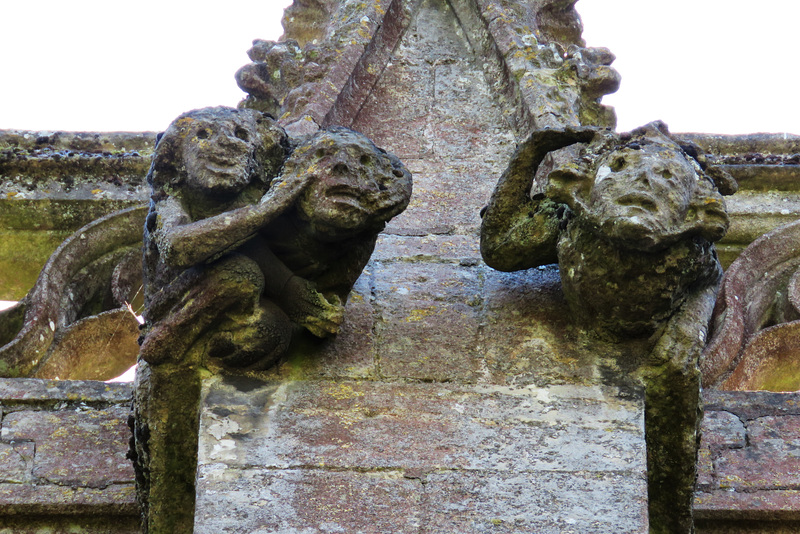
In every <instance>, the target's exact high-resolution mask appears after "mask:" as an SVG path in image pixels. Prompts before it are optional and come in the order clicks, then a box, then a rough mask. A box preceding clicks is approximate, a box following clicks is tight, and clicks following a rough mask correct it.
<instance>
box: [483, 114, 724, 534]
mask: <svg viewBox="0 0 800 534" xmlns="http://www.w3.org/2000/svg"><path fill="white" fill-rule="evenodd" d="M735 188H736V184H735V182H734V181H733V179H731V178H730V176H728V175H727V174H726V173H724V172H723V171H721V170H720V169H718V168H714V167H710V166H708V165H707V162H706V160H705V158H704V157H703V156H702V155H701V154H699V152H698V149H697V147H695V146H693V145H692V146H687V145H681V143H679V142H678V141H677V140H676V139H675V138H673V137H672V136H671V135H670V134H669V131H668V130H667V128H666V125H664V124H663V123H660V122H656V123H650V124H648V125H646V126H643V127H641V128H639V129H636V130H634V131H633V132H631V133H628V134H617V133H615V132H612V131H608V130H594V129H575V130H565V131H563V130H562V131H554V130H542V131H537V132H534V133H533V134H532V135H531V136H530V137H529V138H528V139H527V140H526V141H525V142H523V143H522V144H521V145H520V147H519V148H518V150H517V152H516V153H515V155H514V157H513V159H512V161H511V164H510V165H509V167H508V169H507V170H506V171H505V173H504V174H503V176H502V177H501V179H500V182H499V183H498V185H497V188H496V189H495V191H494V194H493V196H492V198H491V200H490V203H489V205H488V206H487V208H486V210H485V212H484V218H483V223H482V228H481V253H482V255H483V258H484V260H485V261H486V263H487V264H488V265H490V266H491V267H494V268H496V269H499V270H503V271H516V270H522V269H528V268H531V267H536V266H539V265H545V264H550V263H556V262H557V263H558V264H559V271H560V274H561V282H562V286H563V290H564V295H565V297H566V300H567V303H568V304H569V307H570V310H571V313H572V314H573V315H574V316H575V317H576V318H577V320H578V322H579V323H581V324H583V325H584V326H586V327H588V329H589V330H591V331H593V332H594V333H596V334H598V335H599V336H600V337H601V338H603V339H606V340H610V341H612V342H613V341H617V340H624V339H630V338H648V337H649V338H650V346H651V347H652V349H651V350H650V352H649V354H648V359H647V365H646V366H645V368H644V369H642V370H641V371H640V373H641V375H642V376H643V380H644V385H645V411H646V421H647V423H646V426H647V428H646V433H647V444H648V462H649V467H648V473H649V493H650V520H651V528H652V530H651V531H652V532H689V531H690V530H691V528H692V527H691V523H692V518H691V506H692V496H693V485H694V478H695V477H694V475H695V459H696V447H697V439H698V434H697V432H698V430H697V428H698V422H699V392H700V374H699V371H698V366H697V361H698V357H699V354H700V352H701V351H702V348H703V345H704V343H705V335H706V329H707V325H708V321H709V318H710V315H711V311H712V309H713V304H714V298H715V293H716V288H717V287H718V284H719V280H720V277H721V273H722V270H721V267H720V265H719V261H718V260H717V256H716V252H715V250H714V246H713V243H714V242H715V241H717V240H719V239H720V238H722V237H723V236H724V234H725V232H726V231H727V228H728V224H729V223H728V216H727V213H726V211H725V204H724V202H723V199H722V194H731V193H733V192H734V191H735Z"/></svg>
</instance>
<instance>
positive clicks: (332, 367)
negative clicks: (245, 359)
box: [265, 266, 376, 379]
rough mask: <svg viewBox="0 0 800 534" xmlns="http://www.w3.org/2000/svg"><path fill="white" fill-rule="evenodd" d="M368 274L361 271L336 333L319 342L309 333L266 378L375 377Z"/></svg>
mask: <svg viewBox="0 0 800 534" xmlns="http://www.w3.org/2000/svg"><path fill="white" fill-rule="evenodd" d="M371 276H372V275H371V272H370V268H369V266H368V267H367V268H366V269H364V271H363V272H362V273H361V276H360V277H359V279H358V280H357V281H356V283H355V285H354V287H353V290H352V292H351V293H350V296H349V298H348V300H347V304H346V306H345V315H344V322H343V323H342V326H341V328H340V330H339V333H338V334H337V335H336V336H334V337H331V338H328V339H325V340H320V339H318V338H315V337H313V336H312V335H311V334H308V335H306V336H305V337H304V338H302V340H301V341H299V342H298V343H295V345H294V346H293V347H292V348H291V349H290V352H289V356H288V359H287V360H286V361H285V362H283V363H282V364H281V365H280V366H278V367H277V368H275V369H272V370H271V371H269V372H268V373H265V376H269V377H274V378H288V377H294V378H299V377H308V378H319V377H325V378H350V379H358V378H375V377H376V368H375V346H374V345H375V343H374V336H373V330H374V323H375V319H374V311H373V307H372V304H371V291H372V289H371V281H370V280H371Z"/></svg>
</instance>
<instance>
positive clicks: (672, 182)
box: [548, 133, 728, 250]
mask: <svg viewBox="0 0 800 534" xmlns="http://www.w3.org/2000/svg"><path fill="white" fill-rule="evenodd" d="M576 147H577V145H574V146H573V147H567V148H566V149H562V150H560V151H559V153H560V155H559V154H556V156H554V159H555V162H554V163H552V165H553V166H554V167H555V170H554V172H553V173H551V174H550V185H549V189H548V195H549V196H551V198H553V199H554V200H556V201H557V202H563V203H565V204H567V205H569V207H570V208H571V209H572V210H573V211H574V212H575V213H576V215H577V216H578V217H580V218H583V219H584V220H586V221H587V222H588V223H589V224H590V225H591V226H592V227H593V228H595V229H596V231H597V232H598V233H599V234H601V235H602V236H603V237H605V238H608V239H610V240H612V241H615V242H617V243H618V244H619V245H620V246H623V247H626V248H634V249H640V250H652V249H656V248H659V247H661V246H665V245H670V244H672V243H675V242H676V241H677V240H679V239H681V238H683V237H687V236H691V235H700V236H702V237H704V238H706V239H708V240H709V241H712V242H713V241H717V240H718V239H720V238H721V237H722V236H723V235H724V234H725V231H726V230H727V228H728V216H727V214H726V212H725V204H724V201H723V200H722V196H721V195H720V194H719V192H718V191H717V190H716V189H715V187H714V185H713V183H712V182H711V181H710V179H709V178H708V177H707V176H706V175H705V174H704V173H703V172H702V170H701V169H700V167H699V166H698V165H697V164H696V163H694V161H693V160H691V159H690V157H689V156H687V155H686V154H685V153H684V152H683V151H682V150H681V149H680V147H679V146H678V145H677V144H675V143H674V142H673V141H671V140H669V139H667V138H666V137H665V136H662V135H659V134H657V133H656V134H651V135H650V136H649V137H639V138H635V139H634V140H633V141H631V142H628V143H627V144H623V145H618V146H616V147H615V148H613V149H612V150H609V151H607V152H606V153H601V155H599V156H597V159H596V160H594V163H593V164H592V165H588V166H585V167H584V166H582V165H581V162H582V161H583V160H584V157H583V155H582V154H581V153H580V152H579V149H577V148H576ZM576 169H577V170H576Z"/></svg>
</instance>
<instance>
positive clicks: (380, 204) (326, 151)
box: [287, 128, 411, 239]
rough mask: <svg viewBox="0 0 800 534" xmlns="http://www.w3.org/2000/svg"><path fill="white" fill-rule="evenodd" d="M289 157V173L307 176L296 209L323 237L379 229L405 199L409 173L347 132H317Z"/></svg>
mask: <svg viewBox="0 0 800 534" xmlns="http://www.w3.org/2000/svg"><path fill="white" fill-rule="evenodd" d="M290 159H291V160H292V163H291V165H290V163H289V162H287V167H293V168H294V172H298V171H300V172H303V169H304V172H309V173H312V174H313V179H312V181H311V185H310V186H309V188H308V189H307V190H306V191H305V192H304V194H303V195H302V196H301V197H300V199H299V200H298V203H297V209H298V213H299V215H300V218H301V219H302V220H304V221H306V222H308V223H309V225H310V227H311V230H312V231H313V232H314V233H315V234H316V235H318V236H319V237H321V238H323V239H344V238H347V237H350V236H352V235H355V234H357V233H359V232H362V231H364V230H367V229H376V231H379V230H380V229H382V228H383V225H384V224H385V223H386V221H388V220H389V219H391V218H392V217H394V216H395V215H397V214H398V213H400V212H401V211H402V210H403V209H405V207H406V206H407V205H408V201H409V199H410V197H411V174H410V173H409V172H408V171H407V170H406V169H405V167H403V165H402V164H401V163H400V161H399V160H398V159H397V158H395V157H394V156H390V155H389V154H387V153H386V152H384V151H382V150H380V149H378V148H376V147H375V146H374V145H373V144H372V143H371V142H370V141H369V140H368V139H367V138H366V137H364V136H362V135H361V134H358V133H356V132H352V131H350V130H345V129H338V128H337V129H334V130H331V131H326V132H322V133H321V134H318V135H317V136H315V137H314V138H313V139H312V140H311V142H310V143H309V144H307V145H305V146H303V147H301V148H298V149H297V150H296V151H295V153H294V154H293V155H292V158H290Z"/></svg>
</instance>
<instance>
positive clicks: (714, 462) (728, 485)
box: [694, 391, 800, 534]
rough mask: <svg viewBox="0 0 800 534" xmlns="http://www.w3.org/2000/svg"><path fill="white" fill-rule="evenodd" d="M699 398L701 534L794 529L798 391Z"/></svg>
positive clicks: (799, 484)
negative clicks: (702, 412)
mask: <svg viewBox="0 0 800 534" xmlns="http://www.w3.org/2000/svg"><path fill="white" fill-rule="evenodd" d="M704 400H705V405H706V414H705V418H704V420H703V442H702V445H701V448H700V459H699V477H698V481H697V493H696V496H695V508H694V509H695V519H696V521H697V526H698V532H700V533H709V534H715V533H718V532H719V533H722V532H737V533H739V532H741V533H756V532H758V533H762V532H770V533H773V532H774V533H779V532H787V533H788V532H797V531H798V527H799V526H800V478H798V476H797V473H798V471H800V458H798V455H797V443H798V440H800V430H799V429H800V425H798V423H799V422H800V394H798V393H773V392H768V391H759V392H755V391H735V392H734V391H707V392H706V393H705V398H704Z"/></svg>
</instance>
